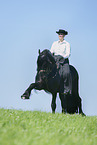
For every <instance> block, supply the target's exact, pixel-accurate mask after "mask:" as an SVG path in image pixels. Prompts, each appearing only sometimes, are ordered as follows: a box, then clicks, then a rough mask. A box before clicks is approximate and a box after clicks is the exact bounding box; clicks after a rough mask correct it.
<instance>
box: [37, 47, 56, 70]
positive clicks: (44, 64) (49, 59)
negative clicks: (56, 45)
mask: <svg viewBox="0 0 97 145" xmlns="http://www.w3.org/2000/svg"><path fill="white" fill-rule="evenodd" d="M55 64H56V62H55V58H54V56H53V54H52V53H51V52H50V51H49V50H47V49H45V50H43V51H42V52H40V50H39V56H38V59H37V71H40V70H48V69H51V68H52V67H53V65H55Z"/></svg>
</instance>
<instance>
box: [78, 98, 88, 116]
mask: <svg viewBox="0 0 97 145" xmlns="http://www.w3.org/2000/svg"><path fill="white" fill-rule="evenodd" d="M78 107H79V114H81V115H82V116H86V115H85V114H84V113H83V111H82V103H81V98H80V97H79V99H78Z"/></svg>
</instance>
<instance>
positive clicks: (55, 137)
mask: <svg viewBox="0 0 97 145" xmlns="http://www.w3.org/2000/svg"><path fill="white" fill-rule="evenodd" d="M0 145H97V116H86V117H82V116H81V115H76V114H74V115H69V114H67V115H64V114H59V113H56V114H51V113H46V112H39V111H34V112H32V111H18V110H9V109H8V110H7V109H0Z"/></svg>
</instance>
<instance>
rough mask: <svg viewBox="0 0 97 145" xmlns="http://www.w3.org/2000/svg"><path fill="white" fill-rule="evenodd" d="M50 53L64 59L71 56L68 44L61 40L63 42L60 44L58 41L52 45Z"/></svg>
mask: <svg viewBox="0 0 97 145" xmlns="http://www.w3.org/2000/svg"><path fill="white" fill-rule="evenodd" d="M50 51H51V53H54V54H55V55H61V56H63V57H64V58H69V57H70V55H71V49H70V44H69V43H68V42H67V41H66V40H63V42H60V40H58V41H55V42H54V43H53V44H52V47H51V50H50Z"/></svg>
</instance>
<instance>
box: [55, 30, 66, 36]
mask: <svg viewBox="0 0 97 145" xmlns="http://www.w3.org/2000/svg"><path fill="white" fill-rule="evenodd" d="M56 33H57V34H60V33H62V34H64V35H68V32H67V31H65V30H62V29H59V31H56Z"/></svg>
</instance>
